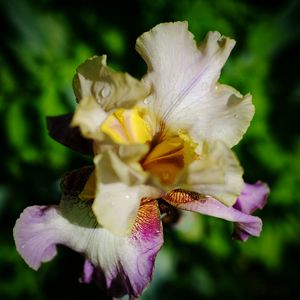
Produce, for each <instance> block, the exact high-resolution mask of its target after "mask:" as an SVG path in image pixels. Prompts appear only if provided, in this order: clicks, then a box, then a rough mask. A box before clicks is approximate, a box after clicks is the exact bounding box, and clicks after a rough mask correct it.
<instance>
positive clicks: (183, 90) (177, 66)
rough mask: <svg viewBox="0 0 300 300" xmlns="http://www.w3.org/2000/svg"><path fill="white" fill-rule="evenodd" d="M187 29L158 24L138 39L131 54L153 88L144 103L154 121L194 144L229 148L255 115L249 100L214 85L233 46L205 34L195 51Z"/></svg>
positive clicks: (179, 24)
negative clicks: (186, 135) (143, 64)
mask: <svg viewBox="0 0 300 300" xmlns="http://www.w3.org/2000/svg"><path fill="white" fill-rule="evenodd" d="M187 27H188V26H187V22H175V23H163V24H159V25H157V26H156V27H154V28H153V29H151V30H150V31H149V32H146V33H144V34H143V35H142V36H140V37H139V38H138V40H137V43H136V49H137V51H138V52H139V54H140V55H141V56H142V57H143V58H144V60H145V61H146V63H147V65H148V73H147V75H146V76H145V78H144V80H145V82H146V83H148V84H150V85H151V86H152V87H153V93H152V94H151V96H150V97H148V98H147V99H146V100H145V103H147V104H148V105H149V106H150V107H151V110H152V111H153V112H154V115H158V116H159V117H160V118H159V121H163V122H164V123H166V124H167V127H168V128H172V129H173V130H175V131H176V130H178V129H184V130H186V131H187V132H189V133H191V134H192V136H191V137H192V138H193V140H194V141H195V142H198V141H202V140H222V141H223V142H224V143H226V144H227V146H229V147H232V146H233V145H235V144H237V143H238V141H239V140H240V139H241V137H242V135H243V134H244V133H245V131H246V129H247V128H248V126H249V122H250V120H251V119H252V117H253V113H254V108H253V105H252V103H251V96H249V95H247V96H245V97H243V96H242V95H241V94H239V93H238V92H237V91H236V90H234V89H233V88H229V87H226V86H222V85H219V84H218V83H217V80H218V78H219V75H220V71H221V68H222V67H223V65H224V63H225V62H226V60H227V58H228V56H229V54H230V52H231V50H232V48H233V47H234V44H235V42H234V41H233V40H231V39H229V38H226V37H224V36H221V35H220V33H218V32H209V33H208V35H207V37H206V39H205V40H204V42H203V43H202V44H201V45H200V46H199V47H197V45H196V42H195V41H194V39H193V35H192V34H191V33H190V32H189V31H188V28H187ZM156 119H157V117H156Z"/></svg>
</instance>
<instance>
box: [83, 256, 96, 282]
mask: <svg viewBox="0 0 300 300" xmlns="http://www.w3.org/2000/svg"><path fill="white" fill-rule="evenodd" d="M94 273H95V267H94V266H93V264H92V263H91V262H90V261H89V260H88V259H86V260H85V261H84V264H83V272H82V276H81V278H80V282H82V283H91V282H92V280H93V276H94Z"/></svg>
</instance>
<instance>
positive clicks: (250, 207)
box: [233, 181, 270, 214]
mask: <svg viewBox="0 0 300 300" xmlns="http://www.w3.org/2000/svg"><path fill="white" fill-rule="evenodd" d="M269 193H270V189H269V187H268V185H267V184H266V183H264V182H261V181H258V182H256V183H254V184H249V183H245V185H244V188H243V190H242V192H241V195H240V196H239V197H238V199H237V201H236V203H235V204H234V206H233V207H234V208H236V209H238V210H240V211H242V212H244V213H246V214H251V213H253V212H254V211H255V210H256V209H258V208H259V209H262V208H263V207H264V206H265V204H266V203H267V199H268V195H269Z"/></svg>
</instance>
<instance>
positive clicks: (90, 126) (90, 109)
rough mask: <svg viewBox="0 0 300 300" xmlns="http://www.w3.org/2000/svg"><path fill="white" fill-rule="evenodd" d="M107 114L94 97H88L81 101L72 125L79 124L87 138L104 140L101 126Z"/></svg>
mask: <svg viewBox="0 0 300 300" xmlns="http://www.w3.org/2000/svg"><path fill="white" fill-rule="evenodd" d="M107 115H108V113H106V112H105V111H104V110H103V109H102V108H101V107H100V105H99V104H98V103H97V102H96V100H95V98H94V97H92V96H90V97H86V98H84V99H82V100H81V101H80V102H79V104H78V106H77V109H76V111H75V113H74V116H73V119H72V123H71V126H78V127H79V129H80V131H81V133H82V135H83V136H84V137H85V138H89V139H93V140H102V139H103V134H102V133H101V131H100V127H101V124H102V123H103V121H104V120H105V119H106V117H107Z"/></svg>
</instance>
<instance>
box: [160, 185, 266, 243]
mask: <svg viewBox="0 0 300 300" xmlns="http://www.w3.org/2000/svg"><path fill="white" fill-rule="evenodd" d="M163 199H164V200H165V201H167V202H168V203H170V204H171V205H173V206H175V207H177V208H180V209H184V210H189V211H194V212H198V213H201V214H203V215H208V216H213V217H216V218H221V219H224V220H227V221H231V222H236V223H237V224H238V226H239V228H241V230H242V231H243V232H244V233H246V234H247V235H253V236H259V235H260V232H261V229H262V221H261V219H260V218H258V217H255V216H251V215H249V214H246V213H243V212H241V211H239V210H238V209H235V208H234V207H231V206H226V205H224V204H223V203H221V202H220V201H218V200H216V199H214V198H212V197H210V196H207V195H203V194H200V193H196V192H191V191H186V190H182V189H176V190H173V191H171V192H169V193H167V194H166V195H164V196H163ZM242 240H243V239H242Z"/></svg>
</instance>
